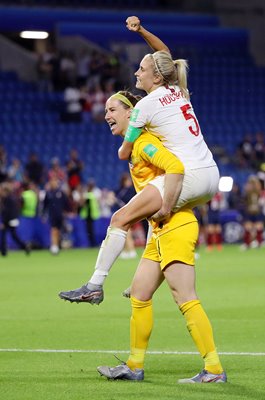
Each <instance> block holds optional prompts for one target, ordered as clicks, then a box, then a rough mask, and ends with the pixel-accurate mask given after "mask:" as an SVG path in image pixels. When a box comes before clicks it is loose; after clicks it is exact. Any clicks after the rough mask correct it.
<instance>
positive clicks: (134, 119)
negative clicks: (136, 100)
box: [130, 108, 140, 122]
mask: <svg viewBox="0 0 265 400" xmlns="http://www.w3.org/2000/svg"><path fill="white" fill-rule="evenodd" d="M139 112H140V110H139V109H138V110H137V108H134V109H133V110H132V113H131V117H130V121H132V122H135V121H136V120H137V117H138V114H139Z"/></svg>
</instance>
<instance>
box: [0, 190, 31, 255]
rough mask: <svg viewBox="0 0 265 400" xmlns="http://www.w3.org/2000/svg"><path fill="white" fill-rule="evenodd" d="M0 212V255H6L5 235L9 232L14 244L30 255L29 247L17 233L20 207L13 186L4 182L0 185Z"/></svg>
mask: <svg viewBox="0 0 265 400" xmlns="http://www.w3.org/2000/svg"><path fill="white" fill-rule="evenodd" d="M0 210H1V223H0V233H1V254H2V256H6V255H7V240H6V239H7V233H8V232H10V234H11V236H12V238H13V240H14V241H15V242H16V244H17V245H18V246H19V247H20V248H21V249H23V250H24V251H25V253H26V254H29V253H30V245H29V244H28V243H26V242H25V241H23V240H22V239H21V238H20V237H19V235H18V233H17V227H18V226H19V216H20V207H19V201H18V198H17V196H16V194H15V192H14V189H13V184H12V183H10V182H4V183H2V184H1V185H0Z"/></svg>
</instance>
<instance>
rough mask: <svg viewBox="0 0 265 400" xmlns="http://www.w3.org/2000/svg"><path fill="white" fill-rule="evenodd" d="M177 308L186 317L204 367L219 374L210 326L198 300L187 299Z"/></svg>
mask: <svg viewBox="0 0 265 400" xmlns="http://www.w3.org/2000/svg"><path fill="white" fill-rule="evenodd" d="M179 308H180V311H181V312H182V314H183V315H184V317H185V319H186V322H187V328H188V331H189V333H190V335H191V337H192V339H193V341H194V343H195V345H196V347H197V349H198V350H199V352H200V354H201V356H202V358H203V359H204V368H205V369H206V370H207V371H209V372H211V373H213V374H220V373H221V372H223V368H222V365H221V363H220V360H219V356H218V354H217V351H216V348H215V344H214V338H213V330H212V326H211V323H210V321H209V319H208V317H207V315H206V313H205V311H204V310H203V308H202V306H201V303H200V301H199V300H191V301H187V302H186V303H183V304H182V305H181V306H180V307H179Z"/></svg>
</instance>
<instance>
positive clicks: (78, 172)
mask: <svg viewBox="0 0 265 400" xmlns="http://www.w3.org/2000/svg"><path fill="white" fill-rule="evenodd" d="M83 167H84V164H83V162H82V161H81V160H80V158H79V155H78V151H77V150H76V149H72V150H71V152H70V157H69V160H68V161H67V162H66V170H67V178H68V185H69V188H70V189H71V191H73V190H75V189H76V188H77V187H78V186H79V185H80V183H82V170H83Z"/></svg>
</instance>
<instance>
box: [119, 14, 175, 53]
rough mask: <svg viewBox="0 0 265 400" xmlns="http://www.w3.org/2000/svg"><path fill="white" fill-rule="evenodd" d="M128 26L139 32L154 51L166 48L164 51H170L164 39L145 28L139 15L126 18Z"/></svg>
mask: <svg viewBox="0 0 265 400" xmlns="http://www.w3.org/2000/svg"><path fill="white" fill-rule="evenodd" d="M126 26H127V28H128V29H129V31H133V32H138V33H139V35H141V36H142V38H143V39H144V40H145V41H146V43H147V44H148V45H149V46H150V47H151V49H153V50H154V51H159V50H164V51H167V52H168V53H170V50H169V48H168V47H167V45H166V44H165V43H164V42H162V40H161V39H159V38H158V37H157V36H155V35H154V34H153V33H151V32H149V31H148V30H147V29H145V28H144V27H143V26H142V25H141V21H140V20H139V18H138V17H136V16H133V17H128V18H127V19H126Z"/></svg>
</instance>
